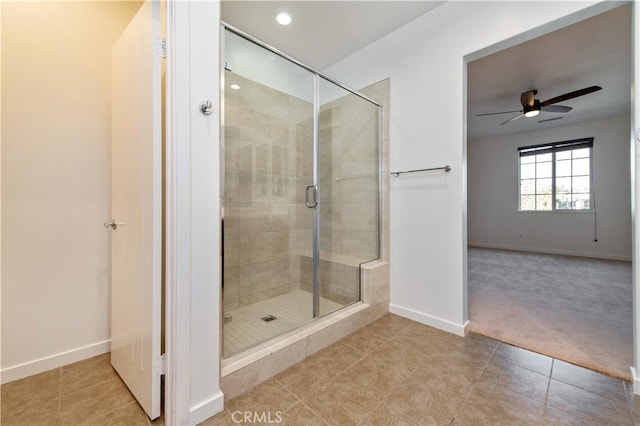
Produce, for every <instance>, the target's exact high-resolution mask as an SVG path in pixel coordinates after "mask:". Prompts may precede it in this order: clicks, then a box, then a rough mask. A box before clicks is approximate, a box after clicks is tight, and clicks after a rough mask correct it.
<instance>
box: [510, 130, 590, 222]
mask: <svg viewBox="0 0 640 426" xmlns="http://www.w3.org/2000/svg"><path fill="white" fill-rule="evenodd" d="M592 148H593V138H587V139H578V140H573V141H566V142H557V143H552V144H545V145H535V146H526V147H521V148H518V151H519V152H520V211H545V210H546V211H550V210H592V208H593V202H592V191H591V150H592Z"/></svg>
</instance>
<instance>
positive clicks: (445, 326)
mask: <svg viewBox="0 0 640 426" xmlns="http://www.w3.org/2000/svg"><path fill="white" fill-rule="evenodd" d="M389 312H391V313H392V314H396V315H400V316H401V317H405V318H409V319H411V320H414V321H417V322H419V323H421V324H425V325H428V326H430V327H434V328H437V329H439V330H443V331H447V332H449V333H453V334H457V335H458V336H464V335H466V334H467V326H468V325H469V321H467V322H465V323H464V324H456V323H454V322H451V321H448V320H445V319H442V318H438V317H434V316H432V315H427V314H424V313H422V312H418V311H414V310H413V309H408V308H403V307H402V306H398V305H393V304H391V305H389Z"/></svg>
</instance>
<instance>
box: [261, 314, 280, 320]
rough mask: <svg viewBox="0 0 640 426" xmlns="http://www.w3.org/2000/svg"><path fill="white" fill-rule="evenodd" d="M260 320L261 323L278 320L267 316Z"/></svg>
mask: <svg viewBox="0 0 640 426" xmlns="http://www.w3.org/2000/svg"><path fill="white" fill-rule="evenodd" d="M260 319H261V320H262V321H264V322H269V321H273V320H275V319H278V318H276V317H274V316H273V315H267V316H266V317H262V318H260Z"/></svg>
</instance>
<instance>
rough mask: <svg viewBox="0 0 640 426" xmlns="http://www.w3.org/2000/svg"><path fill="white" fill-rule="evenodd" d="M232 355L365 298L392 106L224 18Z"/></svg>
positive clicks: (227, 304) (226, 256) (226, 286)
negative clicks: (384, 134)
mask: <svg viewBox="0 0 640 426" xmlns="http://www.w3.org/2000/svg"><path fill="white" fill-rule="evenodd" d="M222 28H223V30H222V38H223V40H224V42H223V43H224V44H223V47H224V48H223V55H224V59H223V63H224V68H225V69H224V72H223V81H222V83H223V90H222V94H223V106H224V110H223V114H222V116H223V118H222V120H223V123H222V124H223V141H222V150H223V152H222V154H223V156H222V158H224V164H223V172H222V173H223V179H222V181H223V200H222V205H223V212H222V213H223V214H222V217H223V225H222V226H223V236H224V250H223V262H224V273H223V313H224V321H223V322H224V325H223V337H224V342H223V352H224V357H229V356H230V355H233V354H235V353H238V352H240V351H243V350H244V349H247V348H249V347H252V346H255V345H256V344H258V343H260V342H263V341H266V340H268V339H271V338H273V337H275V336H277V335H280V334H282V333H285V332H288V331H290V330H293V329H295V328H297V327H299V326H301V325H302V324H305V323H307V322H309V321H312V320H313V319H314V318H317V317H320V316H323V315H326V314H329V313H332V312H334V311H336V310H338V309H341V308H343V307H345V306H347V305H350V304H352V303H355V302H357V301H359V300H360V299H361V291H360V287H361V286H360V282H361V268H360V265H361V264H362V263H364V262H368V261H371V260H374V259H377V258H378V257H379V251H380V249H379V247H380V232H379V228H380V225H379V196H380V195H379V194H380V145H381V144H380V137H381V135H380V130H379V128H380V115H381V114H380V110H381V107H380V106H379V105H378V104H377V103H376V102H374V101H372V100H371V99H368V98H367V97H366V96H363V95H361V94H359V93H357V92H355V91H353V90H351V89H349V88H347V87H345V86H343V85H340V84H339V83H337V82H335V81H334V80H332V79H330V78H328V77H327V76H325V75H323V74H322V73H319V72H317V71H315V70H313V69H311V68H310V67H307V66H305V65H303V64H301V63H299V62H297V61H296V60H294V59H292V58H290V57H288V56H287V55H284V54H282V53H281V52H279V51H277V50H275V49H273V48H270V47H269V46H267V45H266V44H264V43H261V42H260V41H258V40H256V39H254V38H252V37H250V36H248V35H246V34H244V33H242V32H240V31H238V30H237V29H235V28H232V27H231V26H229V25H226V24H224V25H223V26H222Z"/></svg>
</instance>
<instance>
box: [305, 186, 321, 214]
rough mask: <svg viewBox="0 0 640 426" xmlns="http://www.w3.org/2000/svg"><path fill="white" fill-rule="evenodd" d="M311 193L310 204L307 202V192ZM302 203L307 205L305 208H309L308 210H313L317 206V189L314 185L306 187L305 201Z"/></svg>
mask: <svg viewBox="0 0 640 426" xmlns="http://www.w3.org/2000/svg"><path fill="white" fill-rule="evenodd" d="M310 189H311V190H312V191H311V195H312V197H311V202H310V201H309V190H310ZM304 203H305V204H306V205H307V207H309V208H310V209H312V208H314V207H315V206H317V205H318V187H317V186H315V185H309V186H307V189H305V201H304Z"/></svg>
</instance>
